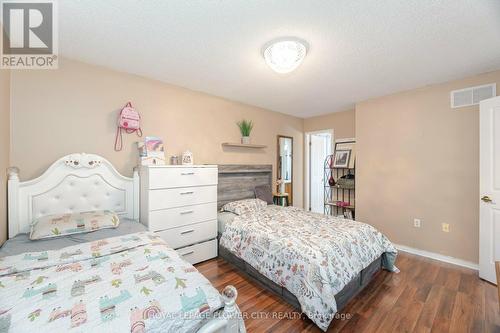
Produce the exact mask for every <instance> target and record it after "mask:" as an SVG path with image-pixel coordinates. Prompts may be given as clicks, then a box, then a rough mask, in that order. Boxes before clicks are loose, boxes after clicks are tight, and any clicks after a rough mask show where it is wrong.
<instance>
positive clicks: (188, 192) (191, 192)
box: [181, 191, 194, 195]
mask: <svg viewBox="0 0 500 333" xmlns="http://www.w3.org/2000/svg"><path fill="white" fill-rule="evenodd" d="M193 193H194V192H193V191H187V192H181V195H185V194H193Z"/></svg>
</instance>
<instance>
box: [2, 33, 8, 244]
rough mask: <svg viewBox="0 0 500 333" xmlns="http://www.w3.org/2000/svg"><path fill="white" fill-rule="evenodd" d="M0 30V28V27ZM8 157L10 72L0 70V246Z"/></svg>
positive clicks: (4, 233)
mask: <svg viewBox="0 0 500 333" xmlns="http://www.w3.org/2000/svg"><path fill="white" fill-rule="evenodd" d="M0 28H1V27H0ZM9 157H10V71H7V70H0V244H3V242H5V240H6V239H7V172H6V171H7V168H8V167H9Z"/></svg>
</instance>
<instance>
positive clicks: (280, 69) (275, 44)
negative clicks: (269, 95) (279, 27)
mask: <svg viewBox="0 0 500 333" xmlns="http://www.w3.org/2000/svg"><path fill="white" fill-rule="evenodd" d="M307 46H308V45H307V43H306V42H304V41H302V40H300V39H298V38H295V37H288V38H280V39H276V40H273V41H271V42H269V43H267V44H266V45H265V46H264V52H263V53H264V59H265V60H266V63H267V64H268V65H269V67H271V69H272V70H273V71H275V72H277V73H280V74H286V73H290V72H293V71H294V70H295V69H297V67H299V66H300V64H301V63H302V61H303V60H304V58H305V57H306V54H307Z"/></svg>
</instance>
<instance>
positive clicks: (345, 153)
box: [333, 149, 351, 168]
mask: <svg viewBox="0 0 500 333" xmlns="http://www.w3.org/2000/svg"><path fill="white" fill-rule="evenodd" d="M350 159H351V150H350V149H339V150H336V151H335V158H334V160H333V167H334V168H348V167H349V161H350Z"/></svg>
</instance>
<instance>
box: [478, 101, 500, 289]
mask: <svg viewBox="0 0 500 333" xmlns="http://www.w3.org/2000/svg"><path fill="white" fill-rule="evenodd" d="M480 109H481V111H480V130H479V133H480V199H481V200H480V208H479V221H480V223H479V224H480V226H479V276H480V277H481V278H483V279H485V280H487V281H490V282H492V283H496V277H495V259H496V260H500V96H499V97H494V98H490V99H488V100H484V101H482V102H481V107H480Z"/></svg>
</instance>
